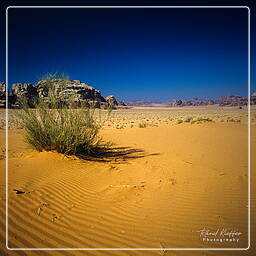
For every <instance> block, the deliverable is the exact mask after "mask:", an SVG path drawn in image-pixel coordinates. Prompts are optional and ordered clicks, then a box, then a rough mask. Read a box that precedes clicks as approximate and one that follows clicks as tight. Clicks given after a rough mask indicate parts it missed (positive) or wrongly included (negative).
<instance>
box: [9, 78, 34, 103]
mask: <svg viewBox="0 0 256 256" xmlns="http://www.w3.org/2000/svg"><path fill="white" fill-rule="evenodd" d="M12 96H13V97H14V99H13V101H14V106H16V107H19V104H20V102H21V101H23V100H24V99H25V100H26V101H27V103H28V105H29V106H30V107H33V102H34V100H36V98H37V97H38V93H37V89H36V88H35V87H34V86H33V85H32V84H28V83H25V84H21V83H17V84H13V85H12Z"/></svg>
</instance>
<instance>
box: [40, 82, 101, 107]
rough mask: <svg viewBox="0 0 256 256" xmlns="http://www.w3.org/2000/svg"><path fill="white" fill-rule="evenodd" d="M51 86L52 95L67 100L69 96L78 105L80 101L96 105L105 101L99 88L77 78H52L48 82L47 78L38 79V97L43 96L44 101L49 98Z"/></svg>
mask: <svg viewBox="0 0 256 256" xmlns="http://www.w3.org/2000/svg"><path fill="white" fill-rule="evenodd" d="M50 86H51V87H52V88H53V91H54V95H56V97H57V98H58V99H59V100H61V101H64V102H65V101H68V100H69V99H70V98H72V99H73V101H74V102H77V103H78V105H79V104H82V103H88V104H91V103H93V102H94V104H96V105H97V106H96V107H98V106H99V105H100V104H97V103H105V102H106V100H105V99H104V97H102V96H101V93H100V91H99V90H96V89H95V88H93V87H92V86H89V85H88V84H85V83H82V82H81V81H79V80H63V79H52V80H51V81H50V84H49V80H42V81H39V82H38V83H37V84H36V85H35V88H36V89H37V92H38V96H39V98H43V99H44V100H45V101H47V100H49V90H50V88H49V87H50Z"/></svg>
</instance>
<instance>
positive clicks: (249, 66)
mask: <svg viewBox="0 0 256 256" xmlns="http://www.w3.org/2000/svg"><path fill="white" fill-rule="evenodd" d="M14 8H241V9H245V8H246V9H247V10H248V246H247V247H246V248H164V249H163V248H10V247H9V246H8V10H9V9H14ZM250 30H251V28H250V8H249V7H248V6H8V7H7V8H6V59H5V64H6V74H5V75H6V88H7V90H6V127H5V128H6V133H5V135H6V141H5V143H6V248H7V249H8V250H12V251H19V250H24V251H39V250H42V251H53V250H54V251H55V250H59V251H64V250H66V251H78V250H81V251H82V250H83V251H96V250H99V251H104V250H105V251H110V250H112V251H119V250H127V251H135V250H138V251H143V250H144V251H152V250H154V251H161V250H168V251H169V250H177V251H178V250H179V251H202V250H204V251H205V250H209V251H214V250H215V251H223V250H231V251H245V250H249V249H250V243H251V234H250V231H251V222H250V221H251V204H250V201H251V193H250V191H251V188H250V176H251V167H250V164H251V161H250V154H251V146H250V137H251V129H250V128H251V116H250V113H251V108H250V95H251V88H250V84H251V82H250V77H251V65H250V59H251V48H250V47H251V44H250V38H251V35H250V33H251V31H250Z"/></svg>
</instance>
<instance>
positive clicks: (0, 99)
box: [0, 82, 6, 107]
mask: <svg viewBox="0 0 256 256" xmlns="http://www.w3.org/2000/svg"><path fill="white" fill-rule="evenodd" d="M5 104H6V84H5V83H3V82H0V107H5Z"/></svg>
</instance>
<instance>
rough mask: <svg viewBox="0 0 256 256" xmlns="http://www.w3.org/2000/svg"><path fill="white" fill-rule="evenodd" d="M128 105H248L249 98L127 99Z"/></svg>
mask: <svg viewBox="0 0 256 256" xmlns="http://www.w3.org/2000/svg"><path fill="white" fill-rule="evenodd" d="M250 103H251V105H256V93H253V94H252V95H251V97H250ZM125 104H126V105H127V106H137V107H157V106H159V107H184V106H208V105H219V106H246V105H247V104H248V98H247V97H242V96H238V95H223V96H221V97H220V98H219V99H199V98H197V97H193V98H192V99H173V100H170V101H150V100H130V101H125Z"/></svg>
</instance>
